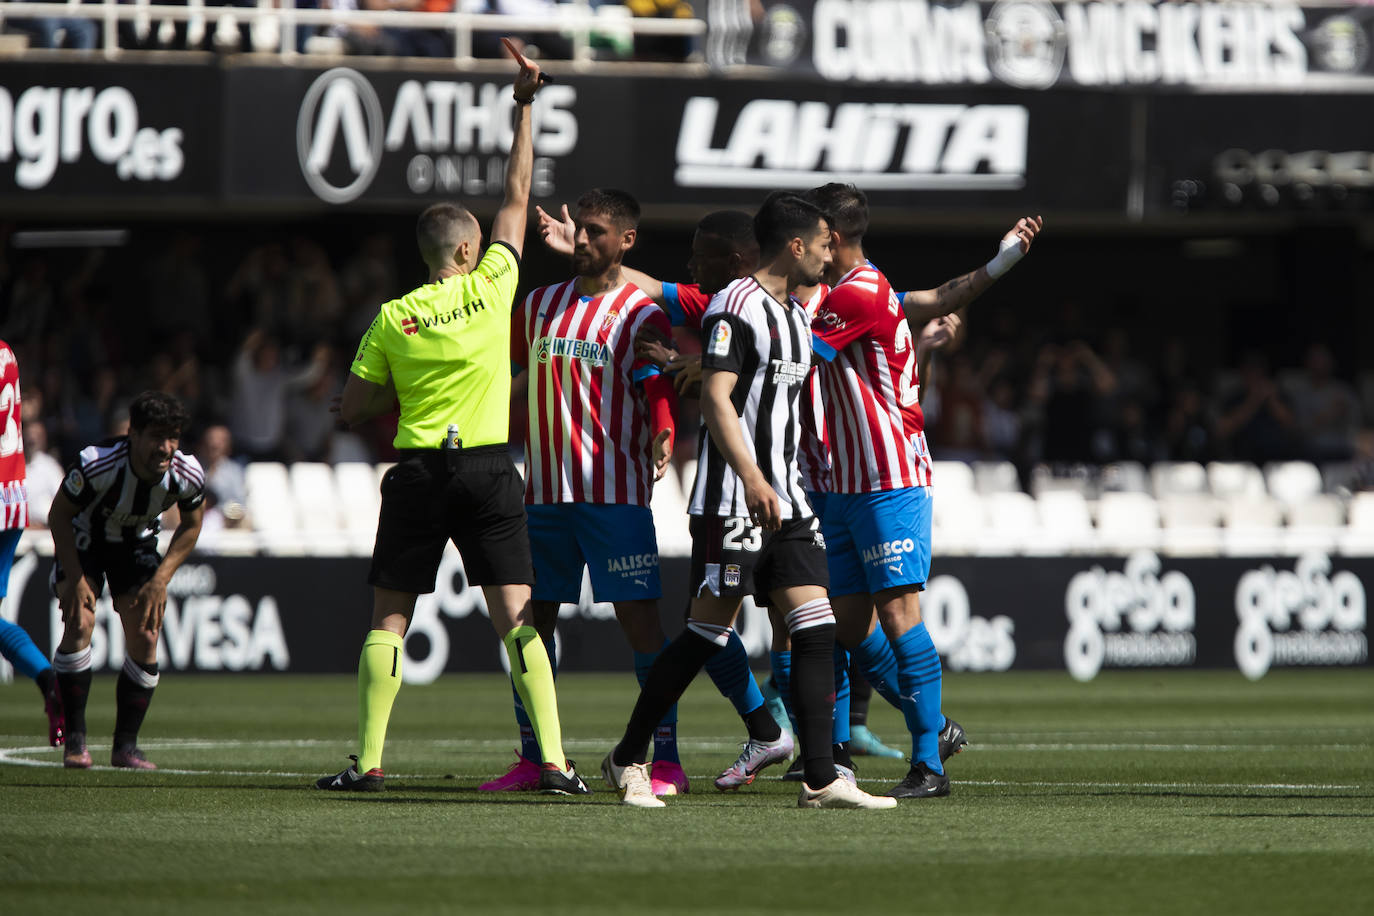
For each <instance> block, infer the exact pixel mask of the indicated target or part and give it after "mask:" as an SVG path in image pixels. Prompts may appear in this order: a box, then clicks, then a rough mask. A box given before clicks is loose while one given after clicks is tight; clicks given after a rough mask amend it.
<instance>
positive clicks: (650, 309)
mask: <svg viewBox="0 0 1374 916" xmlns="http://www.w3.org/2000/svg"><path fill="white" fill-rule="evenodd" d="M638 221H639V204H638V203H637V202H636V201H635V199H634V198H633V197H631V196H630V195H629V194H627V193H626V192H624V191H617V190H612V189H596V190H592V191H588V192H587V193H586V194H584V195H583V196H582V198H581V199H580V200H579V201H578V203H577V216H576V233H575V239H574V247H573V253H572V263H573V268H574V270H576V272H577V277H576V278H574V279H572V280H569V281H567V282H565V283H559V284H557V285H555V286H546V287H543V288H541V289H536V290H535V291H534V292H532V293H530V294H529V295H528V296H527V297H526V298H525V301H524V303H523V304H522V305H521V306H520V307H519V308H518V309H517V310H516V312H515V315H514V316H513V327H512V333H511V361H512V363H513V364H514V366H515V368H517V369H518V370H521V371H524V372H525V373H527V379H526V389H527V392H528V394H527V397H528V403H529V418H528V421H527V424H526V430H525V453H526V458H525V503H526V512H527V514H528V517H529V532H530V546H531V550H532V553H533V558H534V569H535V586H534V596H533V597H534V603H533V609H534V617H535V626H536V628H537V629H538V630H539V632H540V635H541V637H542V638H543V639H544V641H545V642H546V643H547V644H552V642H553V628H554V624H555V622H556V621H557V616H558V606H559V604H560V603H571V604H576V603H577V602H578V600H579V598H580V597H581V593H582V571H583V569H584V567H585V568H586V569H587V570H588V572H589V578H590V579H591V585H592V593H593V596H594V598H595V600H597V601H607V602H611V603H612V604H614V605H615V610H616V617H617V618H618V619H619V620H620V622H621V626H622V627H623V628H624V629H625V635H626V637H627V638H628V639H629V641H630V646H631V648H632V649H634V653H635V670H636V671H637V672H639V673H640V675H641V678H642V677H643V675H644V674H645V673H647V672H648V670H649V668H650V667H651V666H652V665H653V661H654V659H655V658H657V657H658V653H659V651H660V650H661V649H662V647H663V645H664V643H665V641H666V640H665V638H664V634H663V629H662V625H661V624H660V623H659V617H658V605H657V599H658V598H659V596H660V594H661V587H660V584H659V562H658V547H657V538H656V537H655V532H654V523H653V516H652V514H651V513H650V510H649V500H650V496H651V494H652V491H653V485H654V481H655V480H656V479H658V478H659V477H661V476H662V475H663V471H664V470H665V469H666V467H667V464H668V460H669V458H670V457H671V456H672V451H673V437H674V433H675V428H674V423H673V410H674V408H675V406H676V403H677V397H676V394H675V393H674V392H673V387H672V383H671V382H670V381H668V380H667V379H666V378H664V377H662V376H661V375H660V373H659V370H658V367H657V366H655V365H653V364H652V363H650V362H648V361H647V360H642V359H639V358H638V357H636V356H635V352H634V341H635V335H636V334H637V333H638V332H639V331H640V330H642V329H643V328H645V327H653V328H656V329H657V330H658V331H659V332H660V333H661V334H663V335H665V336H666V335H667V334H669V333H670V330H671V329H670V327H669V325H668V319H667V316H665V315H664V314H663V311H662V310H661V309H660V308H659V307H658V306H657V305H655V304H654V303H653V301H652V300H650V299H649V297H647V296H646V295H644V293H643V292H641V291H640V290H639V289H638V288H637V287H636V286H635V285H634V284H633V283H629V282H627V281H626V279H625V277H624V275H623V272H622V269H621V260H622V258H623V257H624V255H625V252H626V251H628V250H630V248H631V247H632V246H633V245H634V242H635V236H636V232H637V228H636V227H637V224H638ZM550 654H551V655H552V654H553V653H552V652H550ZM516 718H517V720H518V721H519V722H520V725H521V754H520V759H519V760H517V761H516V762H515V764H514V766H512V767H511V769H510V771H509V772H508V773H506V774H505V775H504V776H502V777H500V778H498V779H495V780H492V781H491V782H488V783H486V784H485V785H483V786H482V788H483V789H486V790H488V791H500V790H510V789H517V790H519V789H534V788H537V787H538V777H539V765H538V763H537V761H538V760H540V754H539V751H538V745H537V743H535V740H534V734H533V731H532V730H531V729H530V728H529V723H528V721H527V720H526V719H525V717H524V710H523V709H522V708H521V707H520V705H519V700H518V698H517V701H516ZM653 776H654V783H655V791H656V792H657V793H658V794H673V793H676V792H685V791H687V789H688V783H687V777H686V775H685V774H684V773H683V771H682V767H681V764H680V762H679V760H678V756H677V715H676V709H674V710H672V711H670V713H669V715H668V716H665V718H664V720H663V722H661V723H660V725H659V729H658V732H657V734H656V737H655V761H654V770H653Z"/></svg>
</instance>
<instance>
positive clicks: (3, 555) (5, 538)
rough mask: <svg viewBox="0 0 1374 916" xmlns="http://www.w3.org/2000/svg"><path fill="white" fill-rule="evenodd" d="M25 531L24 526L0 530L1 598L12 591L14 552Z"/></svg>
mask: <svg viewBox="0 0 1374 916" xmlns="http://www.w3.org/2000/svg"><path fill="white" fill-rule="evenodd" d="M23 533H24V529H23V528H6V529H5V530H4V531H0V598H4V597H5V596H6V595H8V594H9V593H10V568H11V567H12V566H14V552H15V550H17V549H18V548H19V537H20V535H22V534H23Z"/></svg>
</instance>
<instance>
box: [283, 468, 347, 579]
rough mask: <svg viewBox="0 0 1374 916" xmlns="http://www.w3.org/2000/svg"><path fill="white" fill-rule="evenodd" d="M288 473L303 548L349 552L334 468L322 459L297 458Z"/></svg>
mask: <svg viewBox="0 0 1374 916" xmlns="http://www.w3.org/2000/svg"><path fill="white" fill-rule="evenodd" d="M289 477H290V480H291V498H292V499H293V500H294V501H295V505H296V524H297V526H298V527H299V528H300V531H301V534H302V535H303V537H304V539H305V544H306V552H307V553H310V554H314V555H317V556H343V555H346V554H349V553H351V552H352V549H351V547H350V543H349V538H348V535H347V533H346V532H345V531H344V518H343V513H342V511H341V509H342V505H341V504H340V502H339V490H338V487H337V486H336V485H335V483H334V469H333V468H331V467H330V466H329V465H327V464H324V463H322V462H316V461H297V462H296V463H295V464H293V465H291V469H290V471H289Z"/></svg>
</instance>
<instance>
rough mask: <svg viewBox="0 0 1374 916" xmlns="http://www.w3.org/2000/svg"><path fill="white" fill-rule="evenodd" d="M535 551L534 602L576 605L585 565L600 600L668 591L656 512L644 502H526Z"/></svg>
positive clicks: (647, 596) (635, 598)
mask: <svg viewBox="0 0 1374 916" xmlns="http://www.w3.org/2000/svg"><path fill="white" fill-rule="evenodd" d="M525 513H526V515H527V516H528V517H529V529H530V551H531V552H532V553H533V555H534V600H535V601H559V602H566V603H568V604H576V603H577V601H578V599H579V598H581V597H582V567H583V566H586V567H587V569H588V571H589V573H590V578H591V580H592V597H593V598H594V599H595V600H597V601H612V602H614V601H642V600H645V599H651V598H658V597H660V596H661V595H662V593H663V587H662V585H661V584H660V583H659V576H658V539H657V537H655V535H654V516H653V513H652V512H650V511H649V510H648V509H646V508H645V507H643V506H618V505H607V504H605V503H558V504H556V505H549V506H526V507H525Z"/></svg>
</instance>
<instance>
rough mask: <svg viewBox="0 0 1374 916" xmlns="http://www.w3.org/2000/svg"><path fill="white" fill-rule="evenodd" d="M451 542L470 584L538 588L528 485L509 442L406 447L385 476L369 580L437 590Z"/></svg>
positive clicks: (386, 585)
mask: <svg viewBox="0 0 1374 916" xmlns="http://www.w3.org/2000/svg"><path fill="white" fill-rule="evenodd" d="M448 540H451V541H453V543H454V545H455V546H456V547H457V548H458V552H459V554H461V555H462V557H463V569H464V571H465V573H466V574H467V579H468V583H469V584H470V585H533V584H534V565H533V563H532V562H531V561H530V539H529V532H528V530H527V529H526V527H525V486H524V484H523V483H522V482H521V480H520V475H519V473H517V472H516V470H515V464H514V462H512V461H511V459H510V455H509V453H508V452H507V450H506V446H504V445H487V446H480V447H478V448H469V449H463V450H462V451H460V452H458V453H456V454H452V455H449V454H445V453H444V452H443V451H441V450H439V449H415V450H404V449H403V450H402V452H401V460H400V461H399V462H397V464H396V466H395V467H393V468H392V469H391V470H389V471H387V472H386V474H385V476H383V477H382V510H381V516H380V517H379V518H378V520H377V543H376V546H375V547H373V549H372V569H371V570H370V571H369V572H368V575H367V581H368V584H369V585H375V586H377V587H379V588H389V589H394V590H396V591H401V592H412V593H415V594H427V593H429V592H432V591H434V579H435V575H436V574H437V573H438V571H439V561H440V560H441V559H442V557H443V554H444V542H445V541H448Z"/></svg>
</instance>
